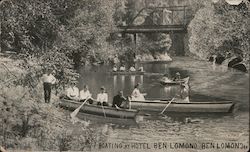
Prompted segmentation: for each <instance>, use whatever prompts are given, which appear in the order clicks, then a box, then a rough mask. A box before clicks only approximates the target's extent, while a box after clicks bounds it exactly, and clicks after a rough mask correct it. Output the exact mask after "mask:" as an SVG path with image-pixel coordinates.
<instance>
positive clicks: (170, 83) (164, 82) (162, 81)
mask: <svg viewBox="0 0 250 152" xmlns="http://www.w3.org/2000/svg"><path fill="white" fill-rule="evenodd" d="M184 82H185V81H184V80H177V81H173V80H171V81H164V80H160V83H161V84H162V85H178V84H181V83H184Z"/></svg>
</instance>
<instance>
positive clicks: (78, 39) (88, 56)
mask: <svg viewBox="0 0 250 152" xmlns="http://www.w3.org/2000/svg"><path fill="white" fill-rule="evenodd" d="M85 2H86V3H87V4H88V5H84V6H81V7H80V8H78V9H77V10H76V14H77V15H76V16H74V18H71V19H70V20H69V26H68V27H67V28H66V29H65V30H64V33H62V35H63V36H62V45H61V48H62V50H65V52H67V54H71V55H70V57H71V58H72V59H73V60H74V61H75V63H80V62H83V63H86V62H87V63H88V62H90V63H93V62H100V61H105V60H106V59H108V58H109V56H112V55H113V54H114V49H113V48H112V46H110V45H109V44H108V43H107V38H108V37H109V35H110V33H111V32H112V30H113V27H112V26H113V18H112V13H113V5H114V3H112V1H111V2H110V3H107V2H104V1H101V0H96V1H91V0H86V1H85ZM77 56H80V58H78V57H77Z"/></svg>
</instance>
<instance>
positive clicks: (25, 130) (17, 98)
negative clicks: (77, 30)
mask: <svg viewBox="0 0 250 152" xmlns="http://www.w3.org/2000/svg"><path fill="white" fill-rule="evenodd" d="M5 60H6V59H4V58H2V57H1V61H5ZM34 61H38V60H37V59H35V58H32V59H29V58H27V61H22V60H16V61H14V60H12V59H8V60H7V62H2V64H1V65H4V66H1V67H0V71H1V74H2V75H1V77H0V79H1V82H6V83H1V84H0V89H1V94H0V107H1V108H0V111H1V112H0V117H1V119H0V123H1V125H0V143H1V145H2V146H4V147H5V148H7V149H22V150H60V151H63V150H78V151H79V150H83V149H86V148H88V147H89V145H91V144H93V143H96V142H97V140H99V139H97V138H96V137H97V136H99V137H101V136H100V135H97V134H98V132H96V131H94V130H93V129H89V128H86V127H87V126H86V125H85V124H84V123H83V124H82V123H77V124H75V125H72V124H71V119H70V118H69V115H68V113H67V112H66V111H64V110H62V109H60V108H59V107H58V106H57V105H58V101H59V99H58V97H56V96H52V103H51V104H46V103H44V102H43V92H42V91H41V90H42V89H43V88H42V84H41V82H39V78H38V77H35V75H31V76H30V77H23V76H26V75H27V74H28V73H29V71H26V70H23V69H26V68H28V69H31V70H34V69H35V70H37V71H39V69H40V68H41V66H40V65H39V62H34ZM24 78H25V80H23V79H24ZM8 80H11V81H8ZM29 81H30V82H32V83H31V84H32V85H34V86H31V85H30V84H27V82H29Z"/></svg>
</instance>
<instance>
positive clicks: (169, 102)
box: [160, 97, 175, 114]
mask: <svg viewBox="0 0 250 152" xmlns="http://www.w3.org/2000/svg"><path fill="white" fill-rule="evenodd" d="M174 99H175V97H173V98H172V100H170V101H169V102H168V104H167V105H166V107H165V108H164V109H163V110H162V111H161V113H160V114H163V113H164V112H165V111H166V109H167V108H168V106H169V105H170V104H171V103H172V102H173V101H174Z"/></svg>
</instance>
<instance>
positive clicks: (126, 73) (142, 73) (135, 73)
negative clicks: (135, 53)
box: [111, 71, 145, 75]
mask: <svg viewBox="0 0 250 152" xmlns="http://www.w3.org/2000/svg"><path fill="white" fill-rule="evenodd" d="M144 73H145V71H135V72H131V71H117V72H114V71H112V72H111V74H113V75H144Z"/></svg>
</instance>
